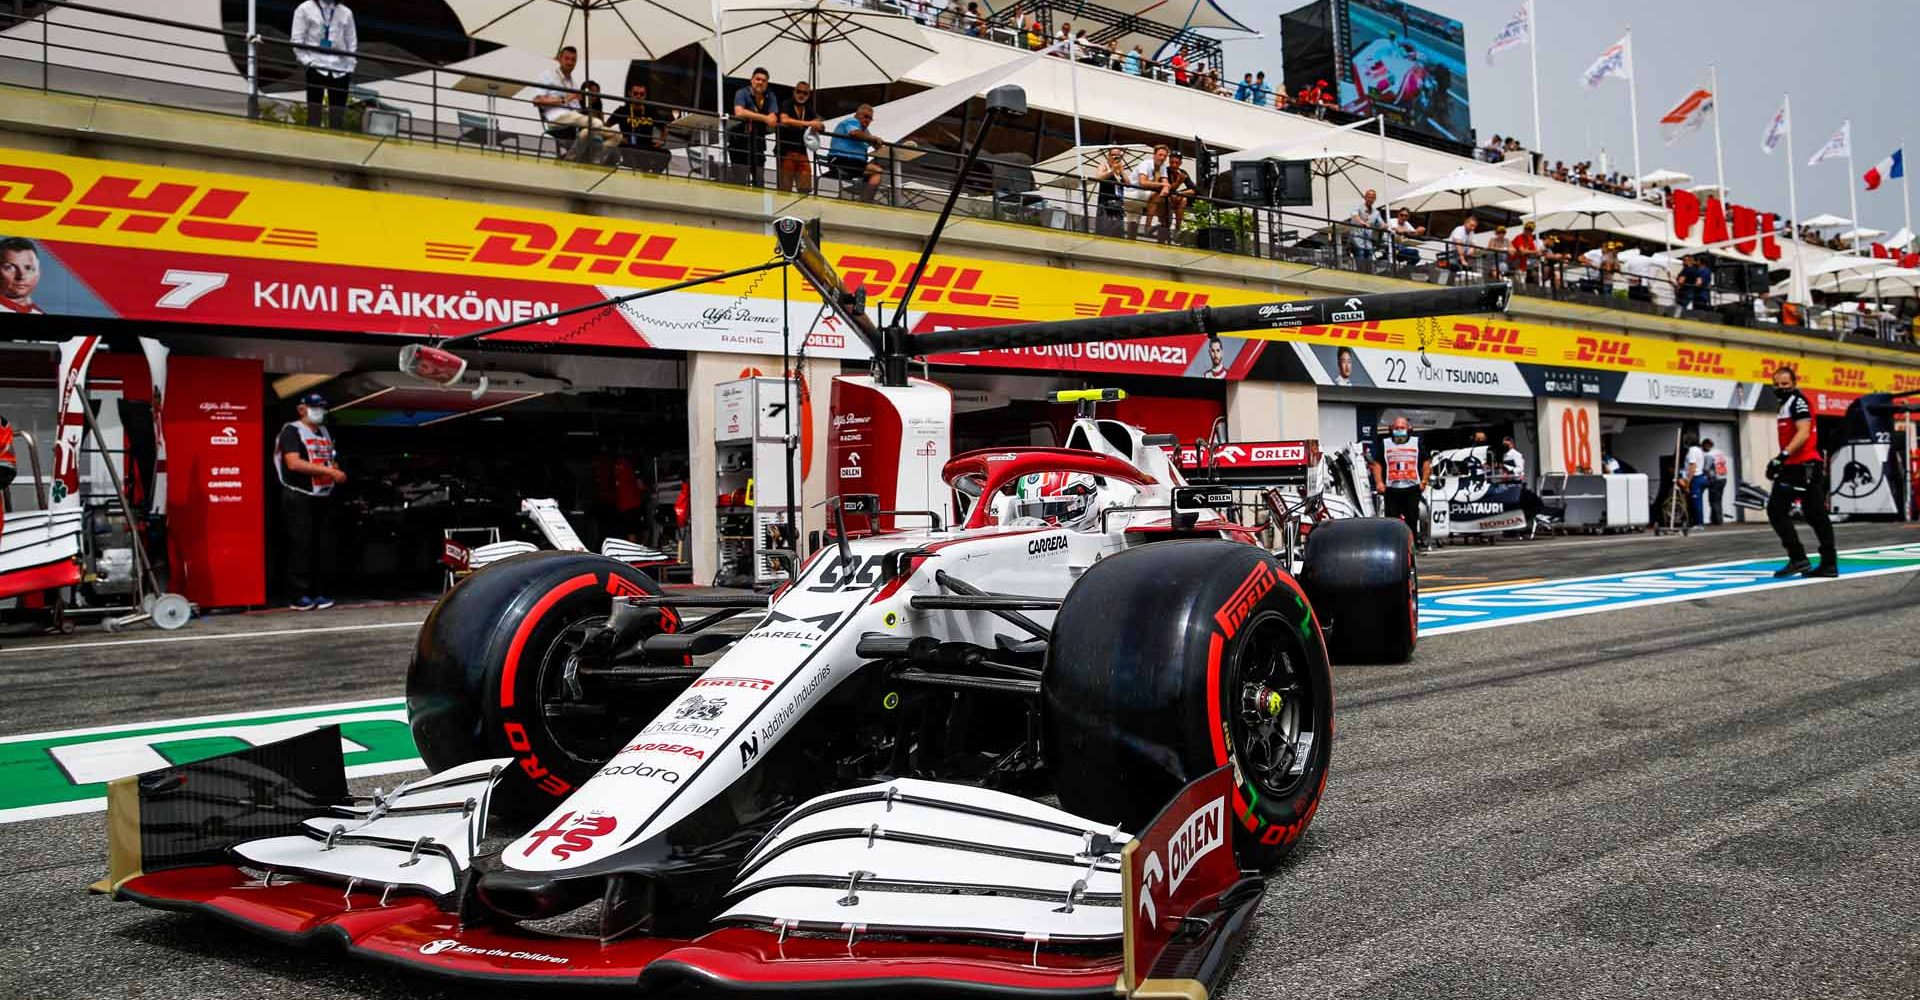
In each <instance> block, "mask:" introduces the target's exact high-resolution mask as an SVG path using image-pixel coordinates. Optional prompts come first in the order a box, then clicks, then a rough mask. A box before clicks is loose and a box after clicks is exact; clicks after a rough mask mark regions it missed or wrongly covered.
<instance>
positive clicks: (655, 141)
mask: <svg viewBox="0 0 1920 1000" xmlns="http://www.w3.org/2000/svg"><path fill="white" fill-rule="evenodd" d="M669 120H670V115H669V113H668V112H667V111H665V110H664V109H661V108H656V107H654V106H653V105H652V104H651V103H649V102H648V101H647V85H646V84H644V83H636V84H634V85H633V86H631V87H628V88H627V103H626V104H625V105H623V106H621V107H620V108H618V109H616V110H615V111H614V115H613V124H614V127H616V128H618V129H619V130H620V158H621V160H622V162H624V163H625V164H626V165H627V166H629V167H632V168H634V169H635V170H644V171H646V172H647V173H650V174H659V173H665V172H666V169H667V164H668V163H670V162H671V161H672V154H670V153H669V152H667V122H668V121H669Z"/></svg>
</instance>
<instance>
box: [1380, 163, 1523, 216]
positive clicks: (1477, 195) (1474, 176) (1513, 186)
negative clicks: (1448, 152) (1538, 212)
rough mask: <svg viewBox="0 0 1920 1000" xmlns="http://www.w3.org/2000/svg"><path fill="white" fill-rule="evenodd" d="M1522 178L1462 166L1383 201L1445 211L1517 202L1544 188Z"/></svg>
mask: <svg viewBox="0 0 1920 1000" xmlns="http://www.w3.org/2000/svg"><path fill="white" fill-rule="evenodd" d="M1545 187H1546V185H1545V184H1542V183H1540V182H1538V181H1534V180H1530V179H1528V178H1526V177H1507V176H1500V175H1496V174H1483V173H1480V172H1478V171H1475V170H1469V169H1467V168H1465V167H1462V168H1460V169H1458V170H1455V171H1454V172H1452V173H1450V174H1445V175H1443V176H1440V177H1436V178H1434V179H1433V180H1430V181H1428V182H1426V183H1425V184H1420V185H1417V186H1415V187H1411V188H1408V189H1407V190H1405V191H1402V192H1400V193H1399V194H1397V195H1394V196H1393V197H1391V198H1388V199H1387V204H1389V205H1392V206H1393V207H1395V208H1404V209H1406V210H1407V211H1409V212H1445V211H1452V210H1454V209H1461V210H1465V209H1469V208H1479V207H1482V206H1485V205H1499V204H1502V203H1505V202H1509V201H1518V200H1520V199H1522V198H1526V197H1528V196H1529V195H1532V194H1533V193H1534V192H1536V191H1539V190H1541V189H1543V188H1545Z"/></svg>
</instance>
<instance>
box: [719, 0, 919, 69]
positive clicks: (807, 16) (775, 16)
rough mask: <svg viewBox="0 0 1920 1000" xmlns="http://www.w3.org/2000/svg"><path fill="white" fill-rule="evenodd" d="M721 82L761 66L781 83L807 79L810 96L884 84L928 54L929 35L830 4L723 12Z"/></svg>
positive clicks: (886, 17) (902, 21) (898, 18)
mask: <svg viewBox="0 0 1920 1000" xmlns="http://www.w3.org/2000/svg"><path fill="white" fill-rule="evenodd" d="M701 44H702V45H705V46H706V47H707V48H708V49H709V50H710V51H715V52H720V51H724V52H725V53H726V56H725V59H726V61H725V64H724V65H723V66H722V69H723V70H724V72H725V74H726V75H727V76H735V77H738V76H746V75H747V74H748V73H750V72H752V71H753V70H754V69H757V68H765V69H766V71H767V72H768V73H769V74H770V75H771V76H772V77H773V79H775V80H777V81H779V82H781V83H795V82H798V81H801V80H806V81H808V82H810V83H812V84H813V86H814V89H816V90H826V89H828V88H831V87H857V86H861V85H863V84H876V83H877V84H885V83H892V82H893V81H895V80H897V79H899V78H900V77H901V75H902V74H905V73H907V72H908V71H910V70H912V69H913V68H914V67H915V66H918V65H920V64H921V63H923V62H926V61H927V59H929V58H930V57H932V56H933V54H934V48H933V45H932V44H931V43H930V42H929V41H928V40H927V33H926V31H925V30H924V29H922V28H921V27H920V25H919V24H918V23H916V22H915V21H914V20H913V19H912V18H910V17H906V16H904V15H901V14H892V13H884V12H882V11H878V10H869V9H866V8H861V7H843V6H841V5H839V4H836V3H830V2H828V0H815V2H814V3H788V4H767V5H759V6H741V7H727V8H723V9H722V10H721V11H720V38H719V44H717V45H716V44H715V41H714V39H712V38H711V37H709V38H708V39H706V40H704V41H703V42H702V43H701Z"/></svg>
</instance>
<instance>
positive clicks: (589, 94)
mask: <svg viewBox="0 0 1920 1000" xmlns="http://www.w3.org/2000/svg"><path fill="white" fill-rule="evenodd" d="M580 108H581V110H583V111H585V112H586V113H587V114H589V115H592V116H593V117H595V118H605V117H606V116H607V106H606V105H605V104H602V103H601V102H600V85H599V84H598V83H595V82H594V81H592V80H588V81H587V82H585V83H583V84H581V85H580Z"/></svg>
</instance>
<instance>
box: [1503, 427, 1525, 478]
mask: <svg viewBox="0 0 1920 1000" xmlns="http://www.w3.org/2000/svg"><path fill="white" fill-rule="evenodd" d="M1500 445H1501V447H1503V448H1505V449H1506V452H1505V453H1504V454H1502V455H1501V456H1500V463H1501V464H1502V465H1505V466H1506V467H1507V474H1508V475H1510V476H1512V477H1513V478H1515V479H1518V480H1520V481H1521V482H1523V483H1524V482H1526V481H1527V456H1525V455H1522V454H1520V449H1519V447H1517V446H1516V445H1515V444H1514V443H1513V435H1511V434H1509V435H1507V436H1506V437H1503V438H1501V439H1500Z"/></svg>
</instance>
